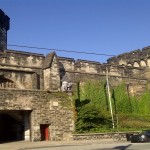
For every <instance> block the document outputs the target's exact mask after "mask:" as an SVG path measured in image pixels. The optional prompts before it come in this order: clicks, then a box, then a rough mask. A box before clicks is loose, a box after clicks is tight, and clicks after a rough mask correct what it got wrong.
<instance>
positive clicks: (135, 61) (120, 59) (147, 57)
mask: <svg viewBox="0 0 150 150" xmlns="http://www.w3.org/2000/svg"><path fill="white" fill-rule="evenodd" d="M107 62H108V64H112V65H114V64H115V65H125V66H131V67H150V47H149V46H148V47H144V48H143V49H141V50H140V49H138V50H134V51H131V52H129V53H123V54H121V55H118V56H116V57H111V58H109V59H108V60H107Z"/></svg>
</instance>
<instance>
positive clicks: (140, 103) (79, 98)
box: [74, 81, 150, 133]
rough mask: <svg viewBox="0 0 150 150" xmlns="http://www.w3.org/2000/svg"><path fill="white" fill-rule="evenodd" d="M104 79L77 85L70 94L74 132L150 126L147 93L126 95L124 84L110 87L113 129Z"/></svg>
mask: <svg viewBox="0 0 150 150" xmlns="http://www.w3.org/2000/svg"><path fill="white" fill-rule="evenodd" d="M107 95H108V94H107V87H106V81H99V82H98V81H94V82H93V81H88V82H86V83H85V84H84V85H82V86H80V85H79V84H78V85H77V92H76V94H75V95H74V102H75V118H76V124H75V125H76V132H77V133H84V132H105V131H114V130H116V128H117V129H119V130H120V131H125V130H128V131H129V130H130V131H131V130H132V131H133V130H134V131H135V130H142V129H147V128H150V109H149V108H150V92H149V91H148V90H147V91H146V92H145V93H143V94H142V95H141V96H138V97H136V96H129V93H128V91H127V87H126V84H125V83H121V84H119V85H118V86H117V87H114V88H112V89H111V102H112V109H113V117H114V122H115V129H112V118H111V115H110V107H109V101H108V96H107Z"/></svg>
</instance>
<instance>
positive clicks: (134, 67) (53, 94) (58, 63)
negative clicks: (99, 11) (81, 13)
mask: <svg viewBox="0 0 150 150" xmlns="http://www.w3.org/2000/svg"><path fill="white" fill-rule="evenodd" d="M8 30H9V17H8V16H7V15H6V14H5V13H4V12H3V11H2V10H0V51H1V53H0V141H7V140H31V141H36V140H71V139H72V132H73V131H74V118H73V111H72V101H71V98H70V96H69V95H67V96H66V95H65V93H66V92H67V93H70V92H71V89H72V91H74V90H75V87H76V83H81V84H82V83H84V82H86V81H87V80H105V79H106V73H107V74H108V77H109V81H110V86H117V85H118V84H119V83H121V82H122V81H125V83H126V85H127V89H128V92H129V93H130V94H137V93H138V94H139V93H142V92H144V91H145V89H146V87H147V85H149V80H150V77H149V74H150V69H149V68H150V47H146V48H144V49H143V50H136V51H132V52H130V53H126V54H122V55H119V56H116V57H112V58H110V59H108V61H107V63H106V64H101V63H100V62H93V61H88V60H74V59H73V58H66V57H59V56H57V54H56V53H55V52H52V53H49V54H47V55H46V56H44V55H43V54H36V53H28V52H23V51H16V50H9V49H7V31H8ZM107 71H108V72H107ZM63 86H64V87H63ZM65 86H66V87H65ZM62 87H63V91H64V90H66V92H64V93H63V92H61V90H62ZM148 87H149V86H148ZM64 95H65V96H64Z"/></svg>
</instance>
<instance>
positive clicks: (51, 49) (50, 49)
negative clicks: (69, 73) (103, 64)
mask: <svg viewBox="0 0 150 150" xmlns="http://www.w3.org/2000/svg"><path fill="white" fill-rule="evenodd" d="M8 46H12V47H22V48H32V49H43V50H49V51H59V52H67V53H80V54H87V55H102V56H109V57H114V56H115V55H112V54H100V53H91V52H84V51H74V50H61V49H53V48H45V47H36V46H26V45H17V44H8Z"/></svg>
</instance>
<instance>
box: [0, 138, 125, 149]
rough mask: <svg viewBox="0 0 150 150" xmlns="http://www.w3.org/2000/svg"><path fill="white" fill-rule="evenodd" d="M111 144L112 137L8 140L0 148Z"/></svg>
mask: <svg viewBox="0 0 150 150" xmlns="http://www.w3.org/2000/svg"><path fill="white" fill-rule="evenodd" d="M120 142H121V143H122V142H124V143H127V141H120ZM93 143H97V144H112V143H115V142H114V141H113V140H112V139H101V140H80V141H40V142H26V141H19V142H8V143H1V144H0V150H25V149H28V148H36V147H37V148H39V147H54V146H61V145H62V146H64V145H85V144H93Z"/></svg>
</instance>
